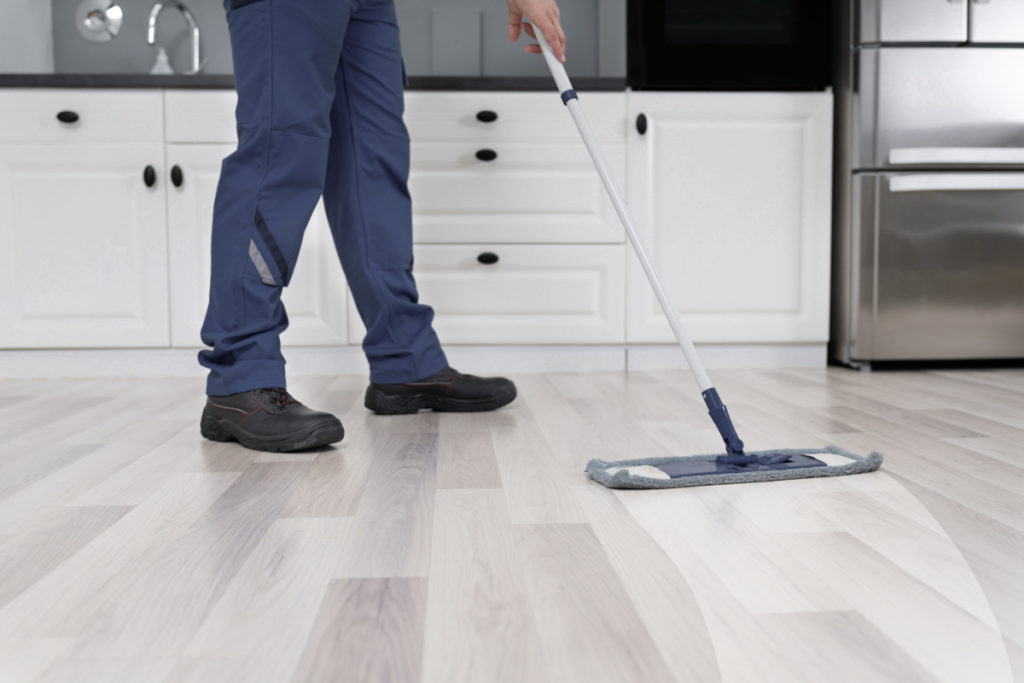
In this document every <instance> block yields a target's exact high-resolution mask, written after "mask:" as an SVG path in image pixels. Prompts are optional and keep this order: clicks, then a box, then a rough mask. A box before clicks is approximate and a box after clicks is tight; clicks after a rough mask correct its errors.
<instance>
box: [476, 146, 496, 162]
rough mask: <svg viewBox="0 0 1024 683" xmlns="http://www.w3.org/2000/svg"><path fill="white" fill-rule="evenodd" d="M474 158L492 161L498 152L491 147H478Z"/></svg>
mask: <svg viewBox="0 0 1024 683" xmlns="http://www.w3.org/2000/svg"><path fill="white" fill-rule="evenodd" d="M476 158H477V159H479V160H480V161H494V160H495V159H497V158H498V153H497V152H495V151H494V150H493V149H478V150H477V151H476Z"/></svg>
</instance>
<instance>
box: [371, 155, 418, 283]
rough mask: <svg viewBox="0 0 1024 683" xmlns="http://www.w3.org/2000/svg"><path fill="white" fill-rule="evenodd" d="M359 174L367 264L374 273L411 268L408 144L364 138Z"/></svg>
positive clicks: (410, 203)
mask: <svg viewBox="0 0 1024 683" xmlns="http://www.w3.org/2000/svg"><path fill="white" fill-rule="evenodd" d="M362 144H365V145H367V153H366V154H365V155H364V156H363V157H362V159H361V164H360V169H359V173H360V176H361V180H362V182H361V183H360V185H361V188H360V199H361V202H362V209H363V216H364V219H365V221H366V226H365V230H366V235H365V237H366V251H367V254H366V255H367V261H368V262H369V264H370V267H371V268H376V269H378V270H409V269H410V268H412V201H411V199H410V197H409V190H408V186H407V183H408V179H409V141H408V138H404V139H403V138H401V137H398V136H391V135H366V136H363V139H362Z"/></svg>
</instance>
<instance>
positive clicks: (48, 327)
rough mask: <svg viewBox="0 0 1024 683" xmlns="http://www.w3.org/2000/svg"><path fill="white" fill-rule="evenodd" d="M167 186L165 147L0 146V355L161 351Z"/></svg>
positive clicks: (163, 340) (164, 342) (166, 336)
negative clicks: (149, 171) (148, 174)
mask: <svg viewBox="0 0 1024 683" xmlns="http://www.w3.org/2000/svg"><path fill="white" fill-rule="evenodd" d="M147 166H152V167H153V170H154V173H155V180H156V182H155V185H154V186H153V187H147V186H146V184H145V182H144V179H143V176H144V169H146V167H147ZM165 177H166V176H165V175H164V150H163V145H157V144H136V145H116V144H104V145H67V146H63V145H61V146H58V145H17V146H15V145H10V146H6V145H0V244H3V249H2V250H0V288H2V291H3V295H2V296H0V347H4V348H59V347H132V346H135V347H140V346H167V345H168V343H169V341H170V339H169V333H168V305H167V221H166V214H165V211H166V185H167V183H166V180H165Z"/></svg>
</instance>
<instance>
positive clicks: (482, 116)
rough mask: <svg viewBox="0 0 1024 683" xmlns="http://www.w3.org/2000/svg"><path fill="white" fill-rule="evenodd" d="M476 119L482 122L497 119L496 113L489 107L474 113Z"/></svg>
mask: <svg viewBox="0 0 1024 683" xmlns="http://www.w3.org/2000/svg"><path fill="white" fill-rule="evenodd" d="M476 120H477V121H481V122H483V123H493V122H495V121H497V120H498V113H497V112H494V111H491V110H490V109H484V110H483V111H478V112H477V113H476Z"/></svg>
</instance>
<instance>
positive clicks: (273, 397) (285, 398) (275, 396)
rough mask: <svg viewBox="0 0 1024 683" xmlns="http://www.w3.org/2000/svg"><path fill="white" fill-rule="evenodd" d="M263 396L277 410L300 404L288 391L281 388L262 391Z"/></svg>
mask: <svg viewBox="0 0 1024 683" xmlns="http://www.w3.org/2000/svg"><path fill="white" fill-rule="evenodd" d="M261 391H262V393H263V395H264V396H265V397H266V398H267V400H269V401H270V402H271V403H273V404H274V406H275V407H277V408H284V407H285V406H286V405H289V404H292V403H298V401H297V400H295V398H293V397H292V395H291V394H289V393H288V392H287V391H285V390H284V389H282V388H281V387H270V388H268V389H262V390H261Z"/></svg>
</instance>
